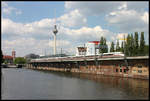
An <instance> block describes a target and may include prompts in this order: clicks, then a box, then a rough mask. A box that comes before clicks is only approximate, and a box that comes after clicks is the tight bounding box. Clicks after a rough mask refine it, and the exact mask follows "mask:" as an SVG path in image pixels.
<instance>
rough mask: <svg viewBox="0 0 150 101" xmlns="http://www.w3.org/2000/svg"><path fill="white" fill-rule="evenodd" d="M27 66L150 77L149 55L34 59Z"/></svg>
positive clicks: (64, 70) (74, 71) (53, 69)
mask: <svg viewBox="0 0 150 101" xmlns="http://www.w3.org/2000/svg"><path fill="white" fill-rule="evenodd" d="M27 68H30V69H40V70H50V71H62V72H73V73H90V74H102V75H110V76H120V77H131V78H141V79H149V57H148V56H138V57H124V56H80V57H53V58H42V59H32V60H31V62H30V63H28V64H27Z"/></svg>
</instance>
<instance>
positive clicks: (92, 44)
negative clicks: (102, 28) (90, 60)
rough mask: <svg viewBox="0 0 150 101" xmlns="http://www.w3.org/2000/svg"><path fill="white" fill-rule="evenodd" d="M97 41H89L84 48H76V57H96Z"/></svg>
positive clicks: (97, 50)
mask: <svg viewBox="0 0 150 101" xmlns="http://www.w3.org/2000/svg"><path fill="white" fill-rule="evenodd" d="M99 44H100V42H99V41H89V42H87V43H86V44H85V46H84V47H77V48H76V56H83V55H86V56H88V55H95V54H96V55H98V54H99V48H98V47H99Z"/></svg>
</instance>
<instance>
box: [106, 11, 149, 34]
mask: <svg viewBox="0 0 150 101" xmlns="http://www.w3.org/2000/svg"><path fill="white" fill-rule="evenodd" d="M148 15H149V14H148V12H145V13H139V12H137V11H135V10H119V11H113V12H110V14H109V15H107V16H106V20H107V22H108V23H109V24H110V25H112V26H116V27H117V28H118V30H119V31H123V32H135V31H147V30H148Z"/></svg>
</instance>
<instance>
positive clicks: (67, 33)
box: [2, 18, 113, 56]
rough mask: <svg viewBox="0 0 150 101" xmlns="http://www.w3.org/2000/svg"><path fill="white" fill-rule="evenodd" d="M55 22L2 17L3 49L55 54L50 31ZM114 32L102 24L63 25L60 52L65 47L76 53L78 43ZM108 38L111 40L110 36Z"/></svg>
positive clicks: (59, 41)
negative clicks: (15, 19) (76, 27)
mask: <svg viewBox="0 0 150 101" xmlns="http://www.w3.org/2000/svg"><path fill="white" fill-rule="evenodd" d="M53 23H54V20H53V19H42V20H40V21H35V22H31V23H26V24H24V23H18V22H17V23H16V22H14V21H12V20H10V19H5V18H2V49H3V50H4V51H6V52H10V51H11V50H12V49H15V50H16V52H17V54H18V56H24V55H26V54H29V53H36V54H43V50H45V49H46V50H47V52H48V53H51V54H53V34H52V32H50V31H52V27H53V26H52V25H53ZM112 34H113V33H112V32H110V31H109V30H106V29H102V28H101V27H100V26H95V27H93V28H89V27H81V28H79V29H69V28H67V27H65V26H61V29H60V30H59V32H58V34H57V48H58V53H60V49H61V48H63V50H64V52H68V53H70V54H71V53H72V54H74V53H75V47H77V46H78V45H82V44H84V43H86V42H88V41H93V40H100V37H101V36H104V37H107V36H111V35H112ZM50 37H51V38H52V39H50ZM107 39H108V40H109V37H108V38H107ZM10 47H11V48H12V49H11V48H10ZM24 50H25V51H24ZM68 50H69V51H68ZM10 53H11V52H10Z"/></svg>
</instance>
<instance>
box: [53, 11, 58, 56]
mask: <svg viewBox="0 0 150 101" xmlns="http://www.w3.org/2000/svg"><path fill="white" fill-rule="evenodd" d="M55 13H56V11H55ZM53 33H54V55H56V34H57V33H58V30H57V25H56V15H55V22H54V29H53Z"/></svg>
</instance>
